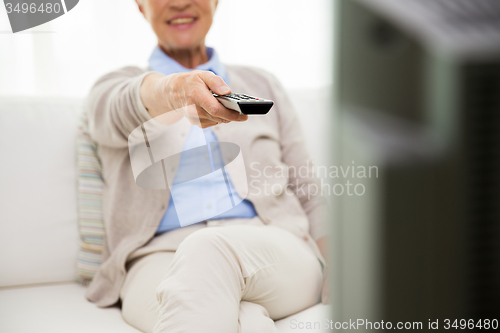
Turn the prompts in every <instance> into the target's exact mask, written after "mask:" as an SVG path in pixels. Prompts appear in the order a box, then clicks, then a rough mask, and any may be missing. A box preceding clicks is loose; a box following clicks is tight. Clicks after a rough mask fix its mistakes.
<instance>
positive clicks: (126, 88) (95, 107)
mask: <svg viewBox="0 0 500 333" xmlns="http://www.w3.org/2000/svg"><path fill="white" fill-rule="evenodd" d="M150 73H151V72H146V71H145V70H143V69H141V68H139V67H124V68H122V69H120V70H117V71H114V72H111V73H109V74H106V75H104V76H103V77H101V78H100V79H99V80H98V81H97V82H96V83H95V84H94V86H93V87H92V89H91V90H90V93H89V95H88V97H87V99H86V103H85V112H87V116H88V119H89V133H90V136H91V137H92V139H93V140H94V141H96V142H97V143H98V144H99V145H102V146H107V147H111V148H126V147H127V145H128V136H129V134H130V133H131V132H132V131H133V130H134V129H135V128H136V127H138V126H140V125H141V124H143V123H144V122H146V121H148V120H149V119H151V116H150V115H149V113H148V111H147V110H146V108H145V107H144V104H143V103H142V101H141V97H140V95H139V89H140V87H141V84H142V81H143V79H144V77H145V76H146V75H148V74H150Z"/></svg>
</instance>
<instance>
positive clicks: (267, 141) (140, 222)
mask: <svg viewBox="0 0 500 333" xmlns="http://www.w3.org/2000/svg"><path fill="white" fill-rule="evenodd" d="M227 72H228V75H229V77H230V84H229V85H230V87H231V89H232V91H234V92H241V93H246V94H249V95H254V96H259V97H263V98H266V99H271V100H273V101H274V102H275V105H274V107H273V108H272V109H271V111H270V112H269V114H268V115H266V116H255V117H252V116H251V117H250V119H249V120H248V121H246V122H243V123H235V122H233V123H229V124H221V125H218V126H215V127H214V128H213V129H214V133H215V135H216V136H217V138H218V140H219V141H220V142H233V143H236V144H237V145H239V146H240V148H241V152H242V154H243V159H244V162H245V167H246V170H247V176H248V184H247V185H248V189H249V194H248V197H247V199H248V200H250V201H251V202H252V203H253V204H254V206H255V210H256V211H257V214H258V216H259V218H260V219H261V220H262V221H263V222H264V223H265V224H272V225H276V226H279V227H282V228H285V229H288V230H290V231H291V232H293V233H294V234H296V235H298V236H299V237H302V238H303V239H304V240H305V241H306V242H307V243H308V244H309V245H310V247H311V248H312V249H313V251H314V252H315V253H316V254H317V256H318V258H319V259H320V261H321V262H322V263H323V264H324V260H323V258H322V257H321V254H320V253H319V250H318V248H317V246H316V244H315V241H314V240H317V239H319V238H321V237H323V236H325V235H326V234H327V230H326V228H325V226H324V225H323V219H324V218H325V216H326V215H325V213H326V202H325V200H324V198H323V197H321V196H312V195H309V197H308V193H307V185H308V184H310V183H316V184H317V183H318V180H317V179H316V178H315V177H313V176H312V173H311V172H309V173H308V174H307V175H305V177H300V175H299V174H296V175H295V174H294V173H289V175H288V177H287V175H286V174H284V175H283V176H280V175H278V177H273V178H271V179H266V178H265V177H264V174H263V173H262V172H260V176H259V172H258V171H256V169H259V170H260V171H262V170H263V169H264V167H266V166H268V169H267V170H268V172H267V174H270V173H272V174H273V175H274V174H275V172H276V170H279V168H283V167H286V166H294V167H295V168H296V169H297V170H299V167H300V166H303V168H302V170H304V168H305V167H307V161H308V160H309V159H310V158H309V155H308V153H307V151H306V147H305V143H304V139H303V137H302V132H301V129H300V124H299V122H298V120H297V117H296V115H295V113H294V112H293V108H292V105H291V103H290V101H289V99H288V98H287V96H286V94H285V91H284V89H283V88H282V86H281V85H280V84H279V83H278V81H277V80H276V79H275V78H274V77H273V76H272V75H270V74H269V73H267V72H264V71H262V70H257V69H254V68H249V67H241V66H228V67H227ZM148 73H150V72H147V71H146V70H144V69H141V68H138V67H126V68H123V69H121V70H118V71H115V72H112V73H110V74H107V75H105V76H104V77H102V78H101V79H99V81H97V83H96V84H95V85H94V87H93V88H92V90H91V92H90V94H89V96H88V99H87V102H86V112H87V113H88V114H87V115H88V117H89V131H90V135H91V137H92V138H93V140H95V141H96V142H97V145H98V156H99V158H100V160H101V163H102V167H103V169H102V170H103V178H104V181H105V189H104V195H103V214H104V222H105V228H106V238H105V244H104V252H103V262H102V264H101V266H100V268H99V270H98V272H97V274H96V276H95V278H94V279H93V281H92V283H91V284H90V285H89V287H88V289H87V292H86V297H87V298H88V299H89V300H90V301H93V302H96V304H97V305H98V306H101V307H105V306H110V305H112V304H114V303H116V302H117V301H118V299H119V292H120V288H121V286H122V284H123V281H124V278H125V274H126V266H125V264H126V261H127V259H128V258H130V255H131V254H132V253H133V252H134V251H136V250H137V249H139V248H141V247H144V246H146V247H147V246H148V244H151V243H152V242H154V241H156V239H157V238H158V237H155V238H154V236H155V232H156V230H157V228H158V226H159V224H160V221H161V218H162V216H163V215H164V214H165V211H166V209H167V206H168V203H169V199H170V197H169V195H170V194H169V192H168V191H165V190H151V189H143V188H140V187H139V186H137V185H136V183H135V181H134V177H133V174H132V168H131V163H130V157H129V150H128V135H129V134H130V133H131V132H132V130H134V129H135V128H136V127H137V126H140V125H141V124H142V123H144V122H146V121H148V120H150V119H151V117H150V115H149V113H148V112H147V110H146V109H145V107H144V105H143V104H142V101H141V98H140V96H139V87H140V85H141V82H142V80H143V78H144V77H145V76H146V75H147V74H148ZM310 111H311V113H313V112H314V110H310ZM185 138H186V136H184V137H181V136H178V137H173V138H172V142H170V144H171V145H173V146H174V147H182V145H183V143H184V140H185ZM252 162H259V163H254V164H253V166H250V164H251V163H252ZM310 165H311V163H309V166H310ZM269 167H270V168H269ZM271 171H272V172H271ZM304 173H305V172H304V171H303V172H302V176H304ZM229 176H230V177H231V172H229ZM236 178H238V177H236ZM231 180H232V181H233V185H234V187H235V189H236V190H237V191H238V188H241V187H242V186H244V185H242V184H241V183H240V180H241V178H238V179H233V177H231ZM252 181H254V182H253V183H252V185H250V182H252ZM264 181H267V183H268V186H269V184H270V185H272V184H275V183H277V184H280V186H281V188H285V187H286V186H287V184H291V186H290V187H289V189H290V190H291V191H290V190H289V191H288V192H292V191H293V193H295V195H289V194H285V193H281V194H277V195H273V194H271V195H267V196H266V195H264ZM297 184H298V185H299V188H297V187H296V185H297ZM303 184H304V186H302V185H303ZM259 188H260V189H261V194H260V195H258V189H259ZM275 188H278V187H275ZM268 191H269V188H268ZM276 192H277V191H275V193H276ZM182 229H185V228H182ZM192 229H193V228H192ZM174 231H175V230H173V231H169V232H167V234H168V233H171V234H170V235H169V237H166V238H165V239H170V240H169V241H170V242H171V247H172V249H173V250H175V248H176V246H177V245H178V244H179V243H180V242H181V241H182V239H183V238H184V237H186V234H187V232H183V231H175V232H174Z"/></svg>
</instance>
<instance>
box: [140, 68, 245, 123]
mask: <svg viewBox="0 0 500 333" xmlns="http://www.w3.org/2000/svg"><path fill="white" fill-rule="evenodd" d="M210 90H212V91H213V92H214V93H216V94H218V95H226V94H229V93H230V92H231V89H230V88H229V86H228V85H227V84H226V83H224V80H222V78H220V77H219V76H217V75H215V74H214V73H212V72H209V71H198V70H196V71H192V72H188V73H178V74H171V75H168V76H165V75H162V74H158V73H152V74H149V75H147V76H146V77H145V78H144V80H143V82H142V85H141V88H140V95H141V100H142V102H143V104H144V106H145V107H146V109H147V110H148V112H149V114H150V115H151V117H153V118H154V117H157V116H159V115H162V114H164V113H167V112H171V111H176V112H179V113H180V114H182V116H184V117H186V118H187V119H188V120H189V122H190V123H191V124H193V125H197V126H200V127H201V128H207V127H210V126H214V125H217V124H220V123H228V122H231V121H245V120H247V119H248V116H247V115H242V114H239V113H238V112H236V111H233V110H229V109H227V108H226V107H224V105H222V104H221V103H219V101H218V100H217V99H216V98H215V97H213V95H212V93H211V92H210Z"/></svg>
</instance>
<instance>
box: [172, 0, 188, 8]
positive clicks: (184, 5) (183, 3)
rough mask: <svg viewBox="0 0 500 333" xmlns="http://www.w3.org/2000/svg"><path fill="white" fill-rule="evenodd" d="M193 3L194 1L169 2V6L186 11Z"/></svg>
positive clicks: (173, 0)
mask: <svg viewBox="0 0 500 333" xmlns="http://www.w3.org/2000/svg"><path fill="white" fill-rule="evenodd" d="M191 1H192V0H169V2H168V5H169V6H170V7H171V8H175V9H177V10H184V9H187V8H188V7H189V6H190V5H191Z"/></svg>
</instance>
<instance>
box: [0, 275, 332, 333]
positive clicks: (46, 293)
mask: <svg viewBox="0 0 500 333" xmlns="http://www.w3.org/2000/svg"><path fill="white" fill-rule="evenodd" d="M84 292H85V287H83V286H81V285H79V284H77V283H65V284H55V285H46V286H37V287H22V288H8V289H3V290H2V289H0V332H9V333H27V332H37V333H67V332H71V333H89V332H92V333H114V332H116V333H118V332H120V333H139V331H138V330H136V329H135V328H133V327H132V326H130V325H128V324H127V323H126V322H125V321H124V320H123V319H122V317H121V313H120V309H119V308H118V307H111V308H105V309H102V308H98V307H96V306H95V305H94V304H93V303H90V302H88V301H87V300H86V299H85V297H84ZM327 318H331V316H330V306H325V305H322V304H318V305H315V306H313V307H311V308H309V309H306V310H304V311H302V312H299V313H298V314H295V315H292V316H290V317H287V318H284V319H281V320H279V321H277V322H276V327H277V328H278V329H279V332H281V333H292V332H304V333H305V332H308V333H309V332H323V331H324V330H320V329H305V327H306V326H305V325H306V324H307V323H308V322H311V323H315V322H321V323H323V322H324V320H325V319H327ZM27 319H29V320H27ZM301 325H302V326H301ZM300 327H304V329H300Z"/></svg>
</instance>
